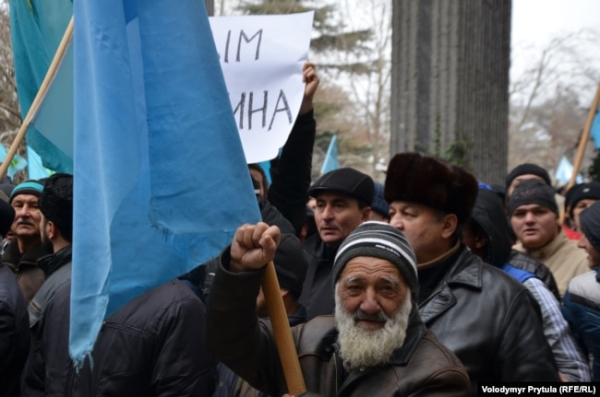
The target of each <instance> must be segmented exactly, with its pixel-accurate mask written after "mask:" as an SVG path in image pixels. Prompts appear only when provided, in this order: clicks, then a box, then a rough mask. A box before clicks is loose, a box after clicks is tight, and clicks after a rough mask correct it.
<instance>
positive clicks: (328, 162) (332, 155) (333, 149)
mask: <svg viewBox="0 0 600 397" xmlns="http://www.w3.org/2000/svg"><path fill="white" fill-rule="evenodd" d="M338 168H340V163H339V162H338V149H337V135H334V136H333V138H331V142H329V148H328V149H327V154H326V155H325V160H324V161H323V166H322V167H321V174H326V173H328V172H329V171H333V170H337V169H338Z"/></svg>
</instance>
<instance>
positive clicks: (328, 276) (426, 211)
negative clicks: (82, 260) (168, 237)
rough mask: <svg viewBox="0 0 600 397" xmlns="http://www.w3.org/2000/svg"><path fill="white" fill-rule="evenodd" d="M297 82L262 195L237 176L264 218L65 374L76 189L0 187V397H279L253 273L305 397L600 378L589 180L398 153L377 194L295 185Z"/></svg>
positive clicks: (598, 286) (470, 391) (598, 244)
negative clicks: (276, 310)
mask: <svg viewBox="0 0 600 397" xmlns="http://www.w3.org/2000/svg"><path fill="white" fill-rule="evenodd" d="M303 79H304V82H305V93H304V100H303V102H302V107H301V109H300V113H299V115H298V118H297V120H296V123H295V125H294V127H293V129H292V132H291V134H290V137H289V139H288V141H287V143H286V145H285V146H284V147H283V149H282V151H281V154H280V156H279V157H278V158H277V159H275V160H273V161H272V163H271V180H270V183H269V182H268V178H267V176H266V175H265V173H264V171H263V170H262V168H261V167H259V166H257V165H249V174H250V177H251V178H252V180H253V183H254V186H255V191H256V198H257V205H258V206H259V208H260V211H261V214H262V219H263V222H260V223H258V224H255V225H241V226H240V228H239V229H238V230H237V232H236V234H235V236H234V238H233V240H232V242H231V244H230V245H229V246H228V247H226V248H224V250H223V251H222V253H221V254H220V255H219V256H218V257H216V258H213V259H212V260H210V261H208V263H203V264H199V266H198V267H197V268H195V269H193V270H192V271H191V272H189V273H187V274H184V275H182V276H180V277H179V278H178V279H176V280H171V281H169V282H167V283H165V284H162V285H160V286H158V287H156V288H154V289H152V290H150V291H148V292H146V293H145V294H143V295H142V296H139V297H138V298H136V299H134V300H133V301H131V302H129V303H127V304H126V305H125V306H123V307H121V308H120V309H119V310H118V311H117V312H115V313H114V314H112V315H110V316H109V317H108V318H107V319H106V320H105V321H104V323H103V326H102V329H101V331H100V334H99V335H98V339H97V341H96V344H95V345H94V350H93V352H92V354H91V356H90V357H88V358H87V359H86V360H85V362H84V363H83V364H82V366H81V367H77V368H76V367H75V365H74V364H73V363H72V361H71V359H70V357H69V350H68V341H69V321H70V319H69V316H70V297H71V296H70V295H71V246H72V243H73V240H75V239H76V238H77V236H73V233H72V230H73V177H72V176H71V175H66V174H55V175H52V176H51V177H49V178H47V179H46V180H40V181H34V180H30V181H26V182H23V183H21V184H18V185H16V186H12V185H9V186H8V187H7V186H2V187H3V188H5V187H7V189H2V192H6V194H4V193H2V192H0V233H1V234H2V236H3V237H5V239H4V245H3V247H2V259H1V264H0V396H92V395H94V396H127V397H133V396H220V397H221V396H223V397H224V396H231V397H233V396H239V397H242V396H274V397H275V396H277V397H279V396H284V395H289V394H288V393H289V389H288V386H287V384H286V382H285V376H284V374H283V366H282V364H281V361H280V359H279V355H278V348H277V344H276V338H275V336H274V332H273V327H272V325H271V322H270V321H269V318H268V310H267V307H268V301H267V299H266V298H265V294H264V292H263V290H262V282H263V277H264V274H265V269H266V264H267V263H268V262H269V261H274V265H275V270H276V274H277V279H278V282H279V288H280V291H279V292H280V296H281V300H282V302H283V307H284V309H285V312H286V314H287V316H288V321H289V324H290V326H291V330H292V340H293V342H294V344H295V347H296V351H297V355H298V360H299V364H300V369H301V372H302V375H303V378H304V382H305V384H306V389H307V392H306V393H304V394H302V395H305V396H313V395H314V396H317V395H320V396H338V395H339V396H408V395H414V396H420V395H423V396H424V395H427V396H470V395H477V392H478V390H479V385H480V384H482V383H489V382H496V383H498V382H529V383H532V382H588V381H592V380H593V381H600V274H599V273H598V266H600V203H599V202H598V200H600V183H597V182H590V183H583V184H579V185H576V186H574V187H572V188H571V189H569V190H568V191H567V192H566V193H565V195H564V196H562V195H560V194H559V193H558V192H557V191H556V190H555V189H554V188H553V187H552V186H551V179H550V177H549V175H548V173H547V172H546V171H545V170H544V169H543V168H541V167H539V166H537V165H535V164H522V165H520V166H518V167H516V168H515V169H513V170H512V171H511V172H510V173H509V174H508V175H507V178H506V183H505V185H503V186H498V185H491V186H490V185H488V184H486V183H485V182H486V181H478V180H477V178H476V175H473V174H471V173H470V172H468V171H466V170H464V169H462V168H460V167H457V166H453V165H450V164H448V163H446V162H444V161H442V160H440V159H437V158H434V157H430V156H426V155H423V154H419V153H399V154H396V155H395V156H393V157H392V159H391V160H390V162H389V165H388V168H387V172H386V175H385V183H384V184H379V183H376V182H374V181H373V179H372V178H371V177H370V176H369V175H366V174H364V173H362V172H360V171H358V170H356V169H352V168H339V169H337V170H334V171H331V172H329V173H326V174H324V175H322V176H321V177H320V178H319V179H318V180H316V181H315V182H314V183H312V184H311V163H312V151H313V146H314V142H315V133H316V122H315V119H314V115H313V97H314V94H315V92H316V90H317V87H318V85H319V78H318V76H317V74H316V71H315V68H314V65H312V64H311V63H307V64H305V66H304V69H303ZM233 210H235V209H233ZM131 238H135V236H131ZM89 265H90V266H93V264H89Z"/></svg>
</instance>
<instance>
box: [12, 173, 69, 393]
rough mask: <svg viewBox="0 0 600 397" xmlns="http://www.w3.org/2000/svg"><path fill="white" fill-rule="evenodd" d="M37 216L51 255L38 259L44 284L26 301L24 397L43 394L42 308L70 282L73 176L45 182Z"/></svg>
mask: <svg viewBox="0 0 600 397" xmlns="http://www.w3.org/2000/svg"><path fill="white" fill-rule="evenodd" d="M38 206H39V209H40V212H41V214H42V216H41V222H40V223H41V224H40V232H41V239H42V244H44V246H45V247H47V249H48V250H50V251H51V252H53V254H51V255H47V256H44V257H42V258H40V259H39V260H38V262H37V266H38V267H39V268H40V269H42V270H43V271H44V275H45V281H44V283H43V284H42V286H41V288H40V289H39V290H38V291H37V292H36V294H35V296H34V297H33V299H32V300H31V302H29V306H28V311H29V326H30V328H31V333H32V346H31V348H32V355H31V357H30V360H29V362H28V366H27V371H28V373H27V376H26V378H25V387H24V393H23V395H24V396H35V395H40V396H43V395H44V383H45V377H46V363H45V362H44V356H45V354H44V349H48V348H52V346H44V344H43V334H44V328H45V323H46V321H47V320H48V319H47V318H45V317H46V308H47V307H48V304H49V303H50V302H51V301H52V299H53V298H54V294H55V293H56V291H57V290H58V289H59V288H60V287H61V286H62V285H64V284H66V283H67V282H69V281H70V280H71V241H72V240H73V176H72V175H68V174H54V175H52V176H51V177H50V178H48V180H47V181H46V183H45V185H44V190H43V191H42V194H41V195H40V198H39V203H38Z"/></svg>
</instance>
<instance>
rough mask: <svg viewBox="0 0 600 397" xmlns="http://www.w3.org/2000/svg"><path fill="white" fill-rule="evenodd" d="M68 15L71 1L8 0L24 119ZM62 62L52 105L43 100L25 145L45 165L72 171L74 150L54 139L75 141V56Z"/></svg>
mask: <svg viewBox="0 0 600 397" xmlns="http://www.w3.org/2000/svg"><path fill="white" fill-rule="evenodd" d="M72 15H73V2H72V0H52V1H47V0H11V1H10V23H11V39H12V47H13V57H14V63H15V75H16V82H17V91H18V93H19V106H20V108H21V114H22V116H23V117H25V115H26V114H27V112H28V111H29V108H30V107H31V103H32V102H33V99H34V98H35V96H36V94H37V92H38V90H39V88H40V85H41V84H42V81H43V80H44V77H45V76H46V72H47V71H48V67H49V66H50V63H51V62H52V58H53V57H54V54H55V52H56V50H57V48H58V45H59V44H60V41H61V39H62V37H63V35H64V33H65V30H66V28H67V25H68V23H69V20H70V19H71V16H72ZM69 57H70V58H69ZM64 62H65V63H66V65H65V67H61V68H60V72H59V75H60V76H57V79H56V80H55V82H54V83H53V84H52V86H51V88H50V91H49V93H48V97H49V98H52V103H49V101H45V102H44V105H43V109H41V110H40V112H39V116H38V118H37V119H36V120H35V121H34V123H33V125H32V126H30V127H29V129H28V131H27V144H28V145H29V146H31V147H32V148H33V149H34V150H35V151H36V153H37V154H39V155H40V157H41V158H42V161H43V164H44V166H45V167H47V168H50V169H53V170H56V171H60V172H68V173H72V172H73V160H72V149H71V154H70V153H68V151H67V152H66V151H65V150H64V148H62V147H60V146H57V142H56V141H55V138H56V137H59V140H62V141H64V140H66V141H67V142H72V140H73V135H72V134H73V66H72V64H73V59H72V55H71V54H70V53H68V56H67V58H66V59H65V61H64ZM69 62H70V63H69ZM57 121H58V122H59V123H58V124H56V122H57ZM71 145H72V144H71Z"/></svg>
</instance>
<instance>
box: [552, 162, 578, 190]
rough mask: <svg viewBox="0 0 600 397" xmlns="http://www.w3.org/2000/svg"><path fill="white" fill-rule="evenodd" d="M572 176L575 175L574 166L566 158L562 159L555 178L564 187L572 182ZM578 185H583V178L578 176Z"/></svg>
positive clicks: (576, 179)
mask: <svg viewBox="0 0 600 397" xmlns="http://www.w3.org/2000/svg"><path fill="white" fill-rule="evenodd" d="M571 175H573V165H572V164H571V163H570V162H569V160H567V158H566V157H565V156H563V157H562V158H561V159H560V162H559V163H558V167H556V172H555V173H554V178H555V179H556V180H557V181H558V182H559V183H560V184H561V185H564V184H566V183H568V182H569V181H570V180H571ZM575 181H576V182H577V183H583V177H582V176H581V175H580V174H578V175H577V177H576V178H575Z"/></svg>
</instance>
